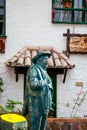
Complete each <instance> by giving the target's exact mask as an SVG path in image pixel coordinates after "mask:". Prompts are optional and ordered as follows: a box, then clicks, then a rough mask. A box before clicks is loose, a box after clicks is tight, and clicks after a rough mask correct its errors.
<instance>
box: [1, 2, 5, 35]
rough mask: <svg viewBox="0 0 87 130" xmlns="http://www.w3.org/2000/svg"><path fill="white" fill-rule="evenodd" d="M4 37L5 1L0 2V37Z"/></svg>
mask: <svg viewBox="0 0 87 130" xmlns="http://www.w3.org/2000/svg"><path fill="white" fill-rule="evenodd" d="M1 36H5V0H0V37H1Z"/></svg>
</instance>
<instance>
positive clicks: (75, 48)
mask: <svg viewBox="0 0 87 130" xmlns="http://www.w3.org/2000/svg"><path fill="white" fill-rule="evenodd" d="M63 36H66V37H67V40H66V51H65V53H66V55H67V56H68V57H69V54H70V53H75V54H76V53H79V54H87V34H80V33H79V34H74V33H70V29H67V33H64V34H63Z"/></svg>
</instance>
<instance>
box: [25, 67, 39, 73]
mask: <svg viewBox="0 0 87 130" xmlns="http://www.w3.org/2000/svg"><path fill="white" fill-rule="evenodd" d="M38 71H39V70H38V67H37V66H36V65H32V66H31V67H30V68H29V69H28V72H27V73H28V75H30V74H32V73H38Z"/></svg>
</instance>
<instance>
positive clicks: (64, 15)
mask: <svg viewBox="0 0 87 130" xmlns="http://www.w3.org/2000/svg"><path fill="white" fill-rule="evenodd" d="M52 23H63V24H87V0H52Z"/></svg>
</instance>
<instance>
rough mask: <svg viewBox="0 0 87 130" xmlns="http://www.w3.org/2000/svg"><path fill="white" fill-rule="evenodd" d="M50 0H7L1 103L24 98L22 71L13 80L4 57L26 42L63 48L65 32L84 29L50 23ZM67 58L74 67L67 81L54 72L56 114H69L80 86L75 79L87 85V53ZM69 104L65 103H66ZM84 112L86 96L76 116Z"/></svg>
mask: <svg viewBox="0 0 87 130" xmlns="http://www.w3.org/2000/svg"><path fill="white" fill-rule="evenodd" d="M51 5H52V1H51V0H37V1H36V0H10V1H9V0H6V35H7V39H6V52H5V54H0V77H2V78H3V80H4V86H3V87H4V92H3V93H2V94H1V95H0V103H2V104H5V103H6V100H7V99H8V98H10V99H14V100H20V101H23V81H24V77H23V75H19V80H18V82H16V81H15V77H16V75H15V73H14V69H12V68H8V67H6V66H5V64H4V63H5V61H7V60H8V59H9V58H11V57H12V56H13V55H14V54H15V53H16V52H18V51H19V50H20V49H21V48H22V47H24V46H26V45H34V46H37V45H38V46H44V45H45V46H53V47H56V48H57V49H58V50H60V51H62V50H65V49H66V44H65V43H66V38H65V37H63V33H66V31H67V28H70V31H71V33H87V29H86V25H68V24H52V23H51V13H52V9H51ZM70 60H71V61H72V62H73V63H75V68H74V69H71V70H68V73H67V77H66V82H65V84H63V82H62V81H63V76H64V75H62V74H61V75H58V76H57V117H70V113H71V110H72V106H73V100H74V99H75V98H76V96H77V95H76V94H77V93H78V92H79V91H80V89H81V87H77V86H76V82H83V88H84V90H86V89H87V54H85V55H83V54H72V55H70ZM67 104H68V107H67ZM84 115H87V100H85V103H83V104H82V105H81V107H80V108H79V111H78V112H77V116H84Z"/></svg>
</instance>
